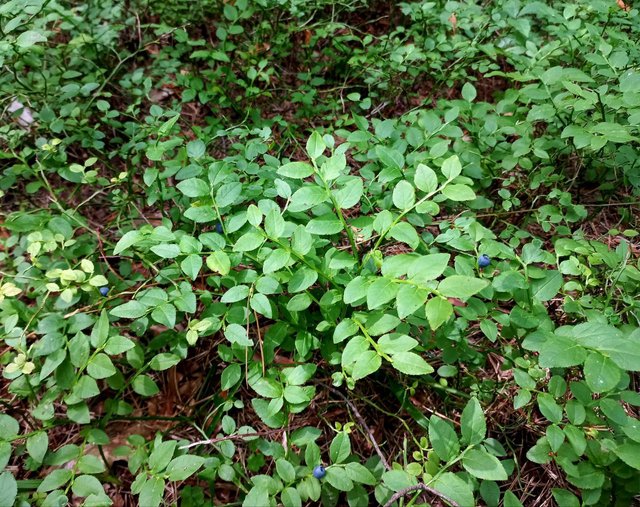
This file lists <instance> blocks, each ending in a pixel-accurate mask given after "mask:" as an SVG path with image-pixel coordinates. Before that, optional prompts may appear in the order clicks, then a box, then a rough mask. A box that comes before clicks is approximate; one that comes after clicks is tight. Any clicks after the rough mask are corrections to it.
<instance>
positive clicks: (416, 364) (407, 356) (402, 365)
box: [392, 352, 434, 375]
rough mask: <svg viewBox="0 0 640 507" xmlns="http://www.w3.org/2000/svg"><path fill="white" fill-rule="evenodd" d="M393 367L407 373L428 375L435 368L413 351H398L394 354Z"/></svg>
mask: <svg viewBox="0 0 640 507" xmlns="http://www.w3.org/2000/svg"><path fill="white" fill-rule="evenodd" d="M392 364H393V367H394V368H395V369H396V370H398V371H400V372H402V373H406V374H407V375H426V374H428V373H433V371H434V369H433V368H432V367H431V366H430V365H429V364H428V363H427V362H426V361H425V360H424V359H422V358H421V357H420V356H419V355H418V354H415V353H413V352H398V353H396V354H394V355H393V363H392Z"/></svg>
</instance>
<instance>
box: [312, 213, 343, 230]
mask: <svg viewBox="0 0 640 507" xmlns="http://www.w3.org/2000/svg"><path fill="white" fill-rule="evenodd" d="M306 229H307V231H308V232H309V233H310V234H317V235H318V236H330V235H332V234H338V233H339V232H340V231H342V230H343V229H344V228H343V226H342V222H341V221H340V220H339V219H338V217H337V216H335V215H334V214H333V213H327V214H326V215H322V216H320V217H318V218H313V219H311V220H309V222H307V226H306Z"/></svg>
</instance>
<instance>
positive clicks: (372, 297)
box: [367, 277, 398, 310]
mask: <svg viewBox="0 0 640 507" xmlns="http://www.w3.org/2000/svg"><path fill="white" fill-rule="evenodd" d="M397 291H398V285H397V284H396V283H395V282H394V281H393V280H391V279H389V278H384V277H382V278H378V279H376V281H375V282H373V283H372V284H371V285H369V287H368V289H367V307H368V308H369V310H374V309H375V308H378V307H380V306H382V305H384V304H385V303H388V302H389V301H391V300H392V299H393V298H395V296H396V292H397Z"/></svg>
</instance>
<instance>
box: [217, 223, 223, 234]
mask: <svg viewBox="0 0 640 507" xmlns="http://www.w3.org/2000/svg"><path fill="white" fill-rule="evenodd" d="M216 232H217V233H218V234H222V232H223V231H222V224H221V223H220V222H218V223H217V224H216Z"/></svg>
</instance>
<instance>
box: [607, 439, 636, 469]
mask: <svg viewBox="0 0 640 507" xmlns="http://www.w3.org/2000/svg"><path fill="white" fill-rule="evenodd" d="M613 452H615V453H616V456H618V458H620V459H621V460H622V461H624V462H625V463H626V464H627V465H629V466H630V467H632V468H635V469H636V470H640V444H638V443H636V442H627V443H626V444H622V445H618V446H617V447H616V448H615V449H614V450H613Z"/></svg>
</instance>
